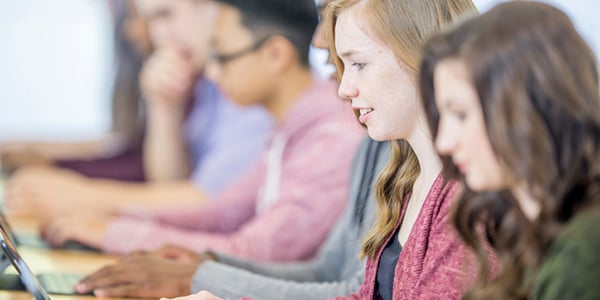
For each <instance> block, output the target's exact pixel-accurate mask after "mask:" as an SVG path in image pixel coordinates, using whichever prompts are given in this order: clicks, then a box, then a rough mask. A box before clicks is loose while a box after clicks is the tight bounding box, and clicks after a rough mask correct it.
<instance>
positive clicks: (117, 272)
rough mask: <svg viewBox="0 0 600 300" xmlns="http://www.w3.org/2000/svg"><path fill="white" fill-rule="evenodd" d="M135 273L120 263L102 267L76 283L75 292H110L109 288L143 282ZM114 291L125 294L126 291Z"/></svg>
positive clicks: (137, 273)
mask: <svg viewBox="0 0 600 300" xmlns="http://www.w3.org/2000/svg"><path fill="white" fill-rule="evenodd" d="M135 271H137V269H130V268H128V267H127V266H126V265H124V264H122V263H117V264H115V265H111V266H108V267H104V268H102V269H100V270H99V271H97V272H95V273H93V274H91V275H89V276H87V277H86V278H84V279H83V280H81V281H80V282H79V283H77V284H76V285H75V290H76V291H77V292H78V293H81V294H85V293H89V292H92V291H94V292H95V291H96V290H106V291H108V292H110V288H116V287H122V286H124V287H126V286H131V285H137V284H139V283H140V282H144V280H143V279H142V277H141V275H140V274H139V272H135ZM115 291H117V292H118V291H121V292H125V291H126V289H120V290H115ZM120 296H122V295H120Z"/></svg>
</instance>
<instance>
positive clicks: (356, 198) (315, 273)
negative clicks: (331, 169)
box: [192, 137, 389, 300]
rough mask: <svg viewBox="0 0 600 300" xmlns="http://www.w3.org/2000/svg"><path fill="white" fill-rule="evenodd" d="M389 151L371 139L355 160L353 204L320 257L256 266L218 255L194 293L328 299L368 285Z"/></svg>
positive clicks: (201, 272) (199, 273)
mask: <svg viewBox="0 0 600 300" xmlns="http://www.w3.org/2000/svg"><path fill="white" fill-rule="evenodd" d="M388 157H389V146H388V144H387V143H385V142H375V141H373V140H371V139H370V138H368V137H367V138H366V139H365V141H363V142H362V144H361V145H360V148H359V150H358V152H357V154H356V156H355V158H354V165H353V168H352V175H351V178H350V180H351V182H350V191H349V202H348V206H347V207H346V210H345V211H344V214H343V215H342V216H341V217H340V220H338V222H337V223H336V225H335V227H334V229H333V230H332V232H331V233H330V235H329V236H328V238H327V240H326V241H325V243H324V244H323V245H322V246H321V248H320V249H319V252H318V254H317V256H316V257H315V258H314V259H312V260H309V261H305V262H295V263H257V262H252V261H247V260H242V259H238V258H234V257H230V256H226V255H220V254H217V259H218V261H208V262H205V263H204V264H202V265H201V266H200V267H199V268H198V270H197V271H196V274H195V275H194V279H193V281H192V292H194V293H196V292H199V291H201V290H208V291H210V292H212V293H214V294H215V295H218V296H220V297H224V298H230V299H234V298H240V297H251V298H253V299H255V300H259V299H291V300H293V299H303V300H304V299H327V298H329V297H335V296H340V295H348V294H350V293H351V292H355V291H357V290H358V288H359V287H360V285H361V284H362V282H363V272H364V262H361V261H360V260H359V259H358V254H359V251H360V247H361V244H362V240H363V238H364V235H365V233H366V232H367V231H368V230H369V229H370V226H371V224H372V221H373V219H374V218H375V200H374V197H373V193H372V191H373V190H374V187H373V185H374V183H375V180H376V178H377V175H378V173H379V172H380V171H381V170H382V169H383V167H384V166H385V165H386V163H387V160H388Z"/></svg>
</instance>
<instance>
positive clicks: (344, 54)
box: [338, 50, 358, 58]
mask: <svg viewBox="0 0 600 300" xmlns="http://www.w3.org/2000/svg"><path fill="white" fill-rule="evenodd" d="M356 54H358V51H356V50H348V51H344V52H342V53H339V54H338V56H339V57H342V58H351V57H352V56H355V55H356Z"/></svg>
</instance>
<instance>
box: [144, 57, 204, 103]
mask: <svg viewBox="0 0 600 300" xmlns="http://www.w3.org/2000/svg"><path fill="white" fill-rule="evenodd" d="M194 81H195V72H194V70H193V68H192V62H191V59H190V58H189V57H188V56H187V55H185V54H184V53H182V52H181V51H179V50H177V49H174V48H171V47H162V48H160V49H157V50H156V51H155V52H154V53H153V54H152V56H150V58H148V59H147V60H146V62H145V64H144V66H143V68H142V71H141V75H140V85H141V88H142V91H143V94H144V96H145V98H146V100H147V101H148V102H149V104H151V106H156V105H160V106H161V107H171V108H179V109H180V110H182V109H183V106H184V104H185V103H186V101H187V100H188V99H189V98H190V95H191V92H192V89H193V86H194Z"/></svg>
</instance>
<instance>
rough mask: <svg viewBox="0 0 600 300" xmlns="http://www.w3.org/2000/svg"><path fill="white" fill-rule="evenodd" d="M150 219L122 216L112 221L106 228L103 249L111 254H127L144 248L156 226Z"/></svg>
mask: <svg viewBox="0 0 600 300" xmlns="http://www.w3.org/2000/svg"><path fill="white" fill-rule="evenodd" d="M153 224H154V223H153V222H152V221H150V220H139V219H133V218H127V217H120V218H117V219H116V220H113V221H111V222H110V223H109V224H108V226H107V229H106V234H105V236H104V243H103V246H102V250H103V251H104V252H107V253H110V254H119V255H122V254H127V253H129V252H132V251H136V250H148V249H143V247H144V242H145V241H146V240H148V238H149V237H150V235H151V233H152V229H153V228H154V225H153Z"/></svg>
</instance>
